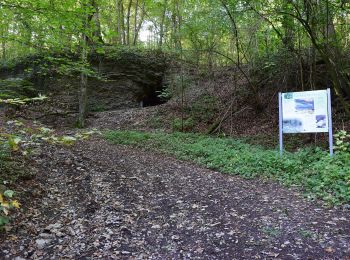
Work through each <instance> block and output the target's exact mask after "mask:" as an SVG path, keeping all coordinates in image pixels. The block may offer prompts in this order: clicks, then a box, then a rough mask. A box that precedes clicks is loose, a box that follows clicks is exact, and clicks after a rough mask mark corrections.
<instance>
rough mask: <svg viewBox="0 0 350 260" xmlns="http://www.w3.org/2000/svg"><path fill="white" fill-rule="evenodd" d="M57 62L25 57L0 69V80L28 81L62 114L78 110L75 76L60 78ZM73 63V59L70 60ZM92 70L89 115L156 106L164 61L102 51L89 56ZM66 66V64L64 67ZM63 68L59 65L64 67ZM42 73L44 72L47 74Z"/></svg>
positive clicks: (152, 55) (151, 54)
mask: <svg viewBox="0 0 350 260" xmlns="http://www.w3.org/2000/svg"><path fill="white" fill-rule="evenodd" d="M59 59H60V58H56V60H54V62H56V63H54V64H53V63H52V60H48V59H47V58H44V57H38V56H36V57H29V58H27V59H26V60H25V61H24V62H22V63H19V64H17V65H15V66H12V67H11V68H0V80H6V79H9V78H17V79H23V80H25V81H30V82H31V83H32V84H33V85H34V87H35V89H36V90H37V91H38V92H40V93H43V94H46V95H49V96H50V95H51V96H52V97H54V99H56V100H57V102H55V107H57V108H59V109H60V110H64V111H76V110H77V108H78V91H79V81H80V77H79V73H76V74H75V75H71V76H62V75H60V74H58V73H56V71H57V67H59V66H61V67H62V64H57V60H58V62H60V60H59ZM71 59H72V60H74V59H75V58H74V56H72V57H71ZM90 61H91V66H92V69H93V70H94V71H95V72H96V74H97V75H99V76H100V78H97V77H95V78H89V79H88V91H89V110H90V111H92V112H96V111H106V110H115V109H120V108H132V107H138V106H140V103H141V102H142V103H143V105H144V106H149V105H156V104H160V103H161V102H162V101H161V100H160V99H159V98H158V94H159V91H161V90H162V89H163V87H164V84H163V80H164V75H165V74H166V71H167V61H166V57H165V55H164V54H163V53H161V52H156V51H143V52H142V51H135V50H122V49H115V48H107V47H106V48H105V49H104V54H99V55H97V54H92V55H91V56H90ZM66 64H67V63H66ZM66 64H63V65H64V66H66ZM47 68H49V69H48V71H46V72H45V73H43V71H44V70H47Z"/></svg>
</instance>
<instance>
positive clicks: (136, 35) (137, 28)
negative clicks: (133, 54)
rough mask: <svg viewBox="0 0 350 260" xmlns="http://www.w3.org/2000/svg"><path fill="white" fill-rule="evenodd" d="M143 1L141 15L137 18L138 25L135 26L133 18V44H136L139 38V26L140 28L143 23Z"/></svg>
mask: <svg viewBox="0 0 350 260" xmlns="http://www.w3.org/2000/svg"><path fill="white" fill-rule="evenodd" d="M145 4H146V3H145V1H143V3H142V9H141V17H140V19H139V22H138V25H137V26H136V22H137V21H136V20H135V34H134V42H133V44H134V46H135V45H136V44H137V40H138V38H139V33H140V31H141V28H142V24H143V21H144V19H145Z"/></svg>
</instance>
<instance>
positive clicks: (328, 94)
mask: <svg viewBox="0 0 350 260" xmlns="http://www.w3.org/2000/svg"><path fill="white" fill-rule="evenodd" d="M327 98H328V102H327V103H328V138H329V154H330V155H331V156H333V121H332V103H331V102H332V99H331V89H329V88H327Z"/></svg>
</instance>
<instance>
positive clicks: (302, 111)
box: [279, 89, 333, 155]
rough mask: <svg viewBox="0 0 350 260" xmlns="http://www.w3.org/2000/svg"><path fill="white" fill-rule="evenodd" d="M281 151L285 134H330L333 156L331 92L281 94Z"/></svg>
mask: <svg viewBox="0 0 350 260" xmlns="http://www.w3.org/2000/svg"><path fill="white" fill-rule="evenodd" d="M279 119H280V123H279V124H280V149H281V154H282V151H283V134H291V133H327V132H328V133H329V143H330V152H331V155H332V154H333V137H332V112H331V98H330V90H329V89H327V90H315V91H304V92H289V93H279Z"/></svg>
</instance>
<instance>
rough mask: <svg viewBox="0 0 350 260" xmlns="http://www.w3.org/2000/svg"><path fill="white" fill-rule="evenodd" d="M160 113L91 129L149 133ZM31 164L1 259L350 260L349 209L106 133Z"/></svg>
mask: <svg viewBox="0 0 350 260" xmlns="http://www.w3.org/2000/svg"><path fill="white" fill-rule="evenodd" d="M145 111H148V112H145ZM155 111H156V108H149V109H147V110H130V111H129V113H128V112H126V111H124V112H126V113H120V112H104V113H102V114H97V116H96V118H95V119H90V124H91V125H92V126H94V127H102V128H114V129H118V128H123V124H124V123H125V125H133V126H134V127H135V128H143V127H144V123H143V121H144V120H146V121H147V120H148V119H147V118H148V116H149V113H151V114H152V113H155ZM108 113H110V114H108ZM118 115H119V116H120V117H119V118H118ZM108 117H109V119H108ZM99 120H102V121H101V122H109V123H108V124H106V125H105V127H104V126H103V125H100V122H99ZM108 120H109V121H108ZM123 120H124V121H123ZM122 122H124V123H122ZM29 166H30V168H31V169H32V171H33V172H35V173H36V177H35V179H34V180H28V181H26V182H25V183H24V185H22V186H23V187H25V188H24V189H25V190H26V192H22V195H21V202H22V204H23V209H22V212H21V213H20V214H19V215H18V216H17V218H16V219H15V220H14V223H13V226H14V228H13V229H12V230H11V231H10V232H9V233H7V234H2V235H1V237H0V240H1V246H0V248H1V251H0V258H10V259H12V258H15V257H16V256H18V257H22V258H26V259H28V258H29V259H49V258H51V259H58V258H75V259H76V258H98V257H102V258H112V259H113V258H115V259H120V258H125V259H126V258H136V259H143V258H152V259H163V258H167V257H168V258H184V259H188V258H198V259H199V258H200V259H208V258H209V259H210V258H211V259H213V258H216V259H232V258H236V259H241V258H246V259H253V258H257V259H266V258H268V259H270V258H277V259H278V258H280V259H308V258H311V259H349V258H350V246H349V245H350V235H349V234H350V219H349V211H348V210H345V209H344V210H341V209H336V208H331V209H327V208H323V207H322V206H321V205H317V204H315V203H314V202H309V201H307V200H305V199H304V198H303V197H302V195H301V194H299V193H298V191H296V190H293V189H288V188H286V187H282V186H280V185H278V184H276V183H274V182H266V181H262V180H245V179H242V178H240V177H237V176H228V175H223V174H221V173H218V172H214V171H211V170H207V169H204V168H201V167H198V166H196V165H194V164H191V163H188V162H182V161H178V160H175V159H173V158H171V157H168V156H164V155H162V154H159V153H156V152H150V151H140V150H135V149H134V148H131V147H126V146H119V145H110V144H108V143H107V142H106V141H104V140H102V138H100V137H94V138H92V139H90V140H85V141H79V142H77V143H76V144H74V145H73V146H70V147H64V146H53V145H45V147H43V149H42V153H41V154H38V155H35V156H34V157H33V158H32V159H31V160H30V165H29ZM29 191H30V192H29ZM17 259H21V258H17Z"/></svg>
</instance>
